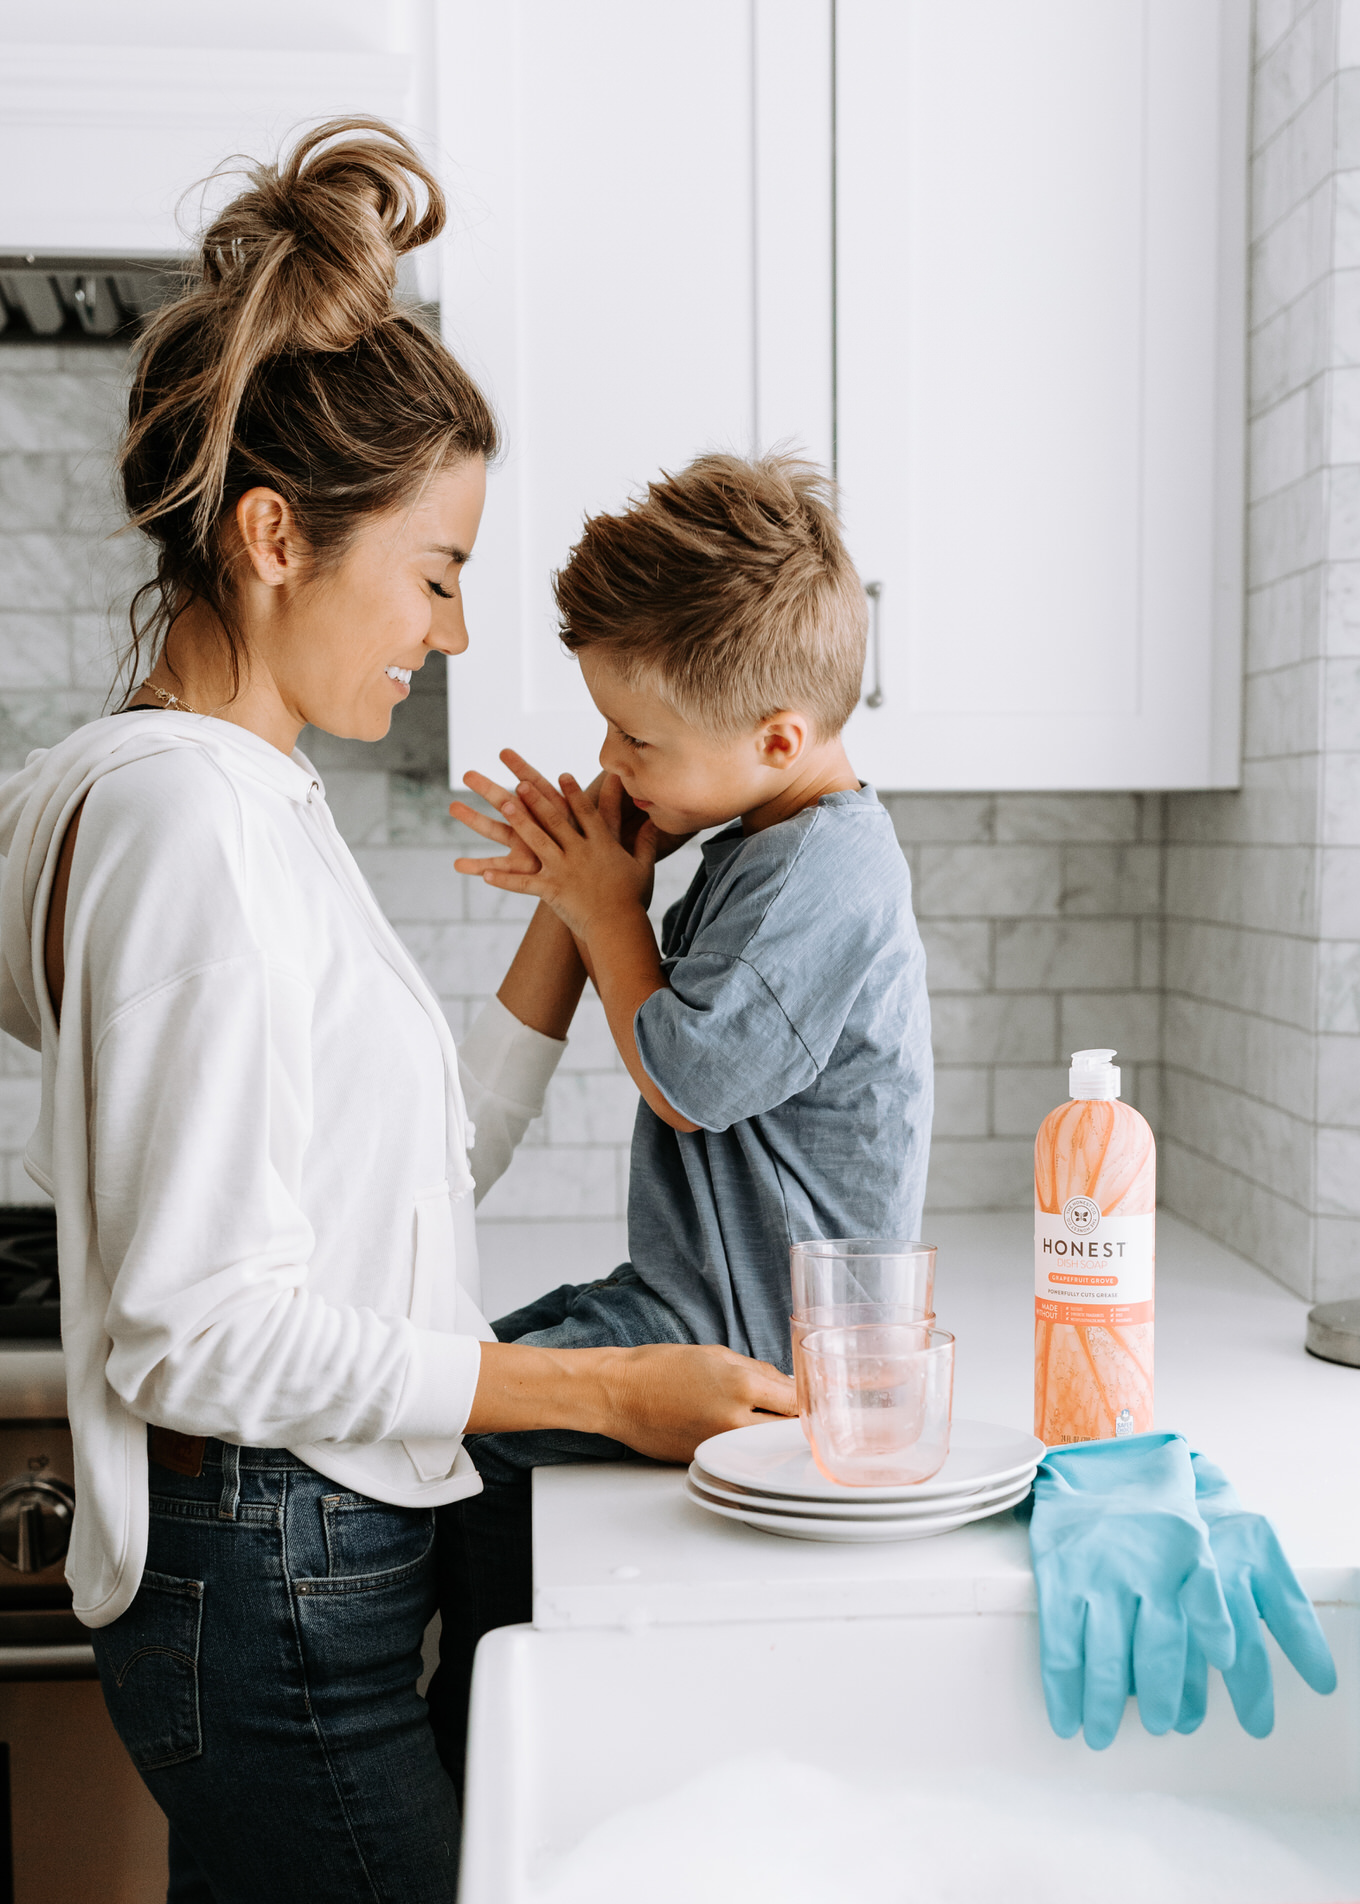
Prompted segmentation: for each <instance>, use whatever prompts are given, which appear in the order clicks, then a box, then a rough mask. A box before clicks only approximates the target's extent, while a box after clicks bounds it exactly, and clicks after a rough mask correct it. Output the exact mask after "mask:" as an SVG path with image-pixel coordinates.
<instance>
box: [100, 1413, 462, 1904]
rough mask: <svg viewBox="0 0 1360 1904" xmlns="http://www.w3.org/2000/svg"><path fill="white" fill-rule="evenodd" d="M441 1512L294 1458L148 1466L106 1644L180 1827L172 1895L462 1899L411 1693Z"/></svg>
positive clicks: (447, 1801)
mask: <svg viewBox="0 0 1360 1904" xmlns="http://www.w3.org/2000/svg"><path fill="white" fill-rule="evenodd" d="M434 1600H435V1567H434V1515H433V1512H432V1511H431V1510H430V1509H428V1508H426V1509H417V1508H402V1507H386V1506H384V1505H382V1504H381V1503H380V1502H377V1501H372V1500H369V1499H368V1498H367V1497H366V1496H364V1495H362V1494H351V1493H348V1492H347V1491H346V1490H345V1489H344V1488H341V1487H338V1486H337V1485H336V1483H335V1482H334V1481H328V1480H326V1479H325V1477H324V1476H323V1475H320V1474H317V1473H316V1472H315V1470H314V1469H312V1468H309V1467H307V1466H306V1465H305V1463H303V1462H301V1461H299V1460H297V1459H296V1457H295V1456H293V1455H290V1454H287V1453H285V1452H284V1450H283V1449H280V1448H234V1447H230V1446H227V1445H226V1444H224V1443H222V1442H220V1441H210V1442H209V1443H208V1446H207V1454H206V1457H205V1460H204V1466H203V1473H202V1474H201V1475H200V1476H198V1477H197V1478H196V1479H188V1478H186V1477H184V1476H181V1475H178V1474H171V1473H170V1472H169V1471H168V1470H166V1469H164V1468H160V1467H156V1466H154V1465H153V1467H152V1469H151V1534H150V1546H149V1549H148V1552H147V1563H146V1573H145V1574H144V1576H143V1578H142V1584H141V1587H140V1588H139V1589H138V1592H137V1597H136V1599H135V1600H134V1601H133V1603H132V1605H131V1606H130V1607H129V1608H128V1610H127V1612H126V1613H124V1614H122V1615H121V1617H120V1618H118V1619H116V1620H115V1621H114V1622H113V1623H112V1625H110V1626H105V1627H100V1628H99V1629H98V1630H97V1631H96V1632H94V1633H93V1634H92V1635H91V1638H92V1640H93V1643H94V1650H95V1658H96V1660H97V1661H98V1664H99V1677H100V1680H101V1681H102V1683H103V1688H104V1699H105V1702H106V1703H107V1705H108V1709H109V1713H110V1716H111V1717H112V1719H113V1723H114V1726H115V1727H116V1729H117V1731H118V1735H119V1737H120V1738H121V1739H122V1741H123V1743H124V1745H125V1746H126V1747H127V1749H128V1751H129V1753H130V1754H131V1756H132V1759H133V1762H134V1764H135V1765H136V1766H137V1769H138V1770H139V1771H140V1773H141V1775H142V1778H143V1779H144V1780H145V1782H146V1785H147V1787H148V1789H149V1790H150V1792H151V1795H152V1797H153V1798H154V1799H155V1800H156V1802H157V1804H159V1805H160V1807H161V1809H162V1810H163V1811H164V1812H165V1814H166V1816H167V1817H168V1819H169V1821H170V1890H169V1904H356V1901H357V1900H364V1901H365V1904H377V1900H382V1901H383V1904H454V1896H455V1892H456V1889H457V1877H458V1837H459V1815H458V1803H457V1798H456V1795H455V1793H454V1789H453V1786H452V1784H451V1783H450V1781H449V1779H448V1777H447V1775H446V1774H445V1772H444V1771H443V1769H442V1767H441V1765H440V1762H439V1757H438V1754H437V1752H436V1749H435V1740H434V1734H433V1732H432V1731H431V1729H430V1723H429V1715H428V1712H427V1709H426V1705H425V1701H424V1700H423V1699H422V1698H421V1697H420V1695H419V1694H418V1693H417V1691H416V1681H417V1679H418V1678H419V1676H420V1669H421V1662H420V1645H421V1638H422V1635H423V1633H424V1630H425V1627H426V1625H427V1624H428V1622H429V1619H430V1615H431V1613H432V1612H433V1610H434Z"/></svg>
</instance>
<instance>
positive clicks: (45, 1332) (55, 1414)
mask: <svg viewBox="0 0 1360 1904" xmlns="http://www.w3.org/2000/svg"><path fill="white" fill-rule="evenodd" d="M60 1314H61V1312H60V1293H59V1288H58V1278H57V1221H56V1212H55V1211H54V1210H53V1209H52V1208H51V1206H50V1205H42V1204H39V1205H35V1206H33V1207H23V1206H9V1207H0V1682H3V1681H5V1680H29V1679H87V1678H90V1677H92V1676H93V1674H94V1655H93V1653H92V1652H91V1650H90V1646H89V1637H88V1635H87V1634H86V1632H85V1630H84V1628H83V1627H82V1626H81V1624H80V1622H79V1621H78V1620H77V1619H76V1617H75V1614H74V1613H73V1612H72V1611H71V1589H70V1588H69V1587H68V1586H67V1584H66V1580H65V1576H64V1572H63V1569H64V1565H65V1560H66V1549H67V1546H68V1544H69V1542H70V1538H71V1516H72V1514H73V1512H74V1509H75V1485H74V1473H73V1466H72V1456H71V1431H70V1428H69V1426H68V1425H67V1422H66V1383H65V1375H64V1370H63V1368H62V1360H61V1323H60Z"/></svg>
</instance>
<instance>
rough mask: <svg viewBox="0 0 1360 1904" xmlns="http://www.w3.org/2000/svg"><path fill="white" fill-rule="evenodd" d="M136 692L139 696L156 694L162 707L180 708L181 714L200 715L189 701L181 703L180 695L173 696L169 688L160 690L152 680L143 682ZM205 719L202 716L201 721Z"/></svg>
mask: <svg viewBox="0 0 1360 1904" xmlns="http://www.w3.org/2000/svg"><path fill="white" fill-rule="evenodd" d="M135 692H136V693H138V694H141V693H143V692H146V693H148V694H154V695H155V697H156V699H157V700H158V701H159V702H160V703H161V704H162V706H164V707H168V708H178V709H179V711H180V713H181V714H198V709H197V708H196V707H190V705H189V703H188V702H187V701H181V700H180V698H179V696H178V694H172V693H171V692H170V690H169V689H168V688H158V687H157V686H156V683H155V682H154V681H150V680H148V681H143V682H142V684H141V686H140V687H139V688H137V689H136V690H135ZM203 718H204V717H203V716H202V715H201V714H200V715H199V719H200V720H202V719H203Z"/></svg>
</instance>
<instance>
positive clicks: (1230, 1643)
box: [1178, 1542, 1237, 1672]
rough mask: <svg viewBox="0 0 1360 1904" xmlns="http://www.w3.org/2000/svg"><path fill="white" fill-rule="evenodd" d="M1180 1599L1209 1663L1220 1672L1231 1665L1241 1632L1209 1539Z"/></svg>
mask: <svg viewBox="0 0 1360 1904" xmlns="http://www.w3.org/2000/svg"><path fill="white" fill-rule="evenodd" d="M1178 1598H1179V1600H1180V1604H1181V1610H1182V1611H1183V1613H1184V1614H1185V1617H1186V1620H1187V1621H1188V1622H1189V1626H1190V1631H1191V1633H1192V1634H1193V1635H1194V1637H1195V1639H1196V1641H1197V1642H1198V1644H1199V1646H1200V1648H1201V1650H1202V1651H1203V1653H1204V1656H1205V1658H1206V1659H1207V1660H1208V1662H1209V1664H1210V1665H1211V1666H1217V1667H1218V1669H1219V1671H1220V1672H1222V1671H1223V1670H1224V1669H1225V1668H1226V1667H1228V1666H1231V1665H1232V1663H1233V1659H1234V1658H1235V1656H1236V1653H1237V1635H1236V1632H1235V1630H1234V1626H1233V1620H1232V1615H1231V1614H1230V1613H1229V1611H1228V1603H1227V1601H1226V1600H1225V1599H1224V1597H1223V1583H1222V1581H1221V1580H1220V1579H1219V1577H1218V1568H1217V1567H1216V1566H1215V1565H1214V1563H1213V1560H1212V1559H1211V1558H1210V1556H1209V1549H1208V1544H1207V1542H1206V1544H1205V1550H1204V1559H1203V1561H1202V1562H1201V1563H1200V1564H1199V1565H1198V1566H1196V1567H1194V1568H1193V1569H1192V1570H1191V1572H1190V1574H1189V1575H1188V1577H1187V1579H1186V1582H1185V1585H1184V1586H1183V1587H1182V1588H1181V1590H1180V1594H1179V1596H1178Z"/></svg>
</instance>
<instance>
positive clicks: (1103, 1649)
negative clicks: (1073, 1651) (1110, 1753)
mask: <svg viewBox="0 0 1360 1904" xmlns="http://www.w3.org/2000/svg"><path fill="white" fill-rule="evenodd" d="M1132 1626H1133V1605H1132V1603H1128V1604H1121V1603H1120V1602H1117V1601H1115V1600H1113V1599H1100V1600H1096V1601H1093V1602H1092V1603H1091V1604H1090V1605H1088V1607H1087V1609H1086V1683H1085V1688H1084V1693H1083V1698H1082V1712H1081V1716H1082V1729H1083V1731H1084V1732H1085V1735H1086V1743H1087V1744H1088V1745H1089V1746H1090V1747H1091V1749H1092V1750H1093V1751H1095V1752H1103V1751H1104V1750H1105V1747H1106V1746H1107V1745H1110V1744H1112V1743H1113V1742H1114V1736H1115V1734H1116V1733H1117V1732H1118V1730H1119V1722H1120V1720H1121V1719H1122V1718H1123V1717H1124V1707H1125V1706H1126V1705H1127V1703H1128V1697H1129V1665H1130V1654H1131V1651H1132V1641H1133V1633H1132Z"/></svg>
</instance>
